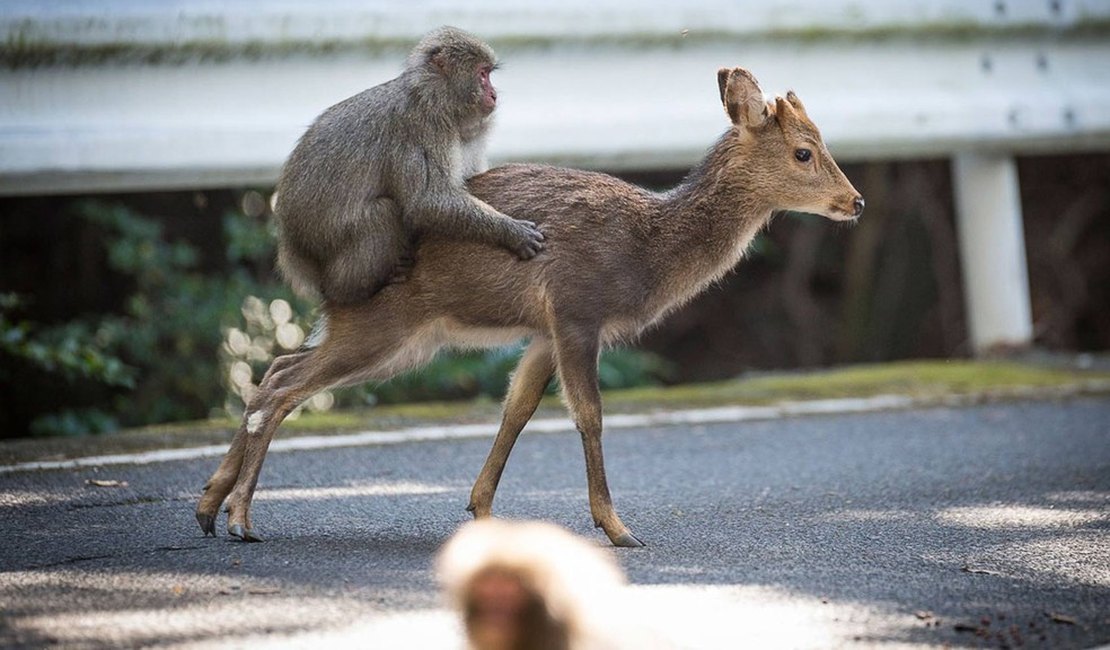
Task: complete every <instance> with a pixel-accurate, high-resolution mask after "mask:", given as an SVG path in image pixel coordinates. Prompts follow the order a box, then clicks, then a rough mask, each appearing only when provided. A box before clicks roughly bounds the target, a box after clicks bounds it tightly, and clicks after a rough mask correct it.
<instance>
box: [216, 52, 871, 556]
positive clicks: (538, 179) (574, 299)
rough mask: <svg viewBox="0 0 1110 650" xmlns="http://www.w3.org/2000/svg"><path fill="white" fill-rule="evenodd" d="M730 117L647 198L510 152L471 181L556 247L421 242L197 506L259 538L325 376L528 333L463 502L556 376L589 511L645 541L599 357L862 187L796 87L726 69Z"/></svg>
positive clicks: (388, 366) (315, 343)
mask: <svg viewBox="0 0 1110 650" xmlns="http://www.w3.org/2000/svg"><path fill="white" fill-rule="evenodd" d="M717 85H718V90H719V92H720V100H721V103H722V105H723V107H724V110H725V113H726V114H727V116H728V119H729V121H730V124H729V126H728V129H727V130H726V131H725V132H724V134H723V135H721V136H720V137H719V139H718V140H717V141H716V142H715V143H714V144H713V145H712V146H711V147H710V148H709V150H708V151H707V153H706V154H705V156H704V158H703V159H702V160H701V162H700V163H698V164H697V165H696V166H695V167H693V169H692V170H691V171H690V173H689V174H688V175H687V177H686V178H685V179H684V180H683V181H682V182H681V183H680V184H679V185H678V186H676V187H674V188H673V189H671V190H669V191H666V192H652V191H648V190H646V189H643V188H641V187H638V186H635V185H632V184H630V183H627V182H624V181H622V180H619V179H617V178H615V177H613V176H609V175H606V174H603V173H599V172H593V171H583V170H576V169H567V168H560V167H554V166H547V165H538V164H526V163H514V164H508V165H504V166H500V167H496V168H494V169H490V170H488V171H486V172H484V173H482V174H479V175H477V176H475V177H473V178H471V179H470V180H469V181H468V189H469V191H470V193H471V194H472V195H473V196H474V197H476V198H477V199H479V200H481V201H484V202H486V203H488V204H489V205H491V206H493V207H495V208H496V209H497V210H500V211H502V212H504V213H505V214H518V215H525V214H527V215H530V217H529V218H530V219H531V220H533V221H534V222H536V223H537V224H540V227H541V229H542V231H543V233H544V235H545V238H546V242H547V248H546V250H545V251H544V252H543V253H541V254H540V255H539V256H537V257H536V258H534V259H532V260H530V261H528V262H520V261H519V260H518V259H517V258H516V257H515V256H514V255H512V254H511V253H510V252H508V251H505V250H499V249H497V248H495V247H493V246H491V245H488V244H481V243H475V242H466V241H461V240H448V239H437V238H436V237H434V235H429V236H427V237H423V238H421V241H420V242H419V243H418V245H417V249H416V255H415V258H416V264H415V265H414V266H413V267H412V269H411V272H410V276H409V278H408V279H407V280H406V281H405V282H402V283H398V284H391V285H388V286H386V287H385V288H384V289H382V290H381V291H380V292H378V293H377V294H375V295H374V296H372V297H370V298H369V299H368V300H366V301H364V302H359V303H355V304H342V305H340V304H329V303H327V302H325V303H324V304H323V305H322V316H321V319H320V321H319V322H318V327H317V328H316V329H314V333H313V335H310V336H309V339H308V340H307V341H306V343H305V345H304V346H302V348H301V349H299V350H298V351H296V352H292V353H289V354H285V355H282V356H279V357H277V358H275V359H274V361H273V362H272V363H271V365H270V367H269V369H268V370H267V371H266V373H265V375H264V376H263V378H262V380H261V382H260V384H259V387H258V390H257V391H256V393H255V395H254V397H253V398H252V399H251V400H250V402H249V404H248V405H247V407H246V409H245V411H244V413H243V418H242V423H241V425H240V427H239V429H238V430H237V432H236V433H235V434H234V437H233V438H232V440H231V443H230V446H229V449H228V451H227V453H226V454H225V455H224V457H223V459H222V460H221V462H220V464H219V466H218V468H217V469H216V471H215V473H214V474H213V475H212V477H211V478H210V479H209V481H208V482H207V484H206V485H205V487H204V491H203V493H202V495H201V497H200V500H199V502H198V503H197V507H196V518H197V522H198V523H199V525H200V528H201V530H202V531H203V532H204V534H205V535H206V536H207V535H213V536H215V534H216V533H215V526H216V519H217V516H218V514H219V509H220V506H221V504H223V503H224V502H225V501H226V504H227V507H226V510H227V515H228V519H227V532H228V533H229V534H230V535H231V536H233V537H236V538H239V539H240V540H243V541H248V542H253V541H262V537H261V536H260V535H259V534H258V533H257V532H255V530H254V529H253V528H252V523H251V517H250V507H251V501H252V499H253V496H254V492H255V489H256V486H257V483H258V478H259V473H260V472H261V469H262V464H263V461H264V460H265V458H266V452H267V450H268V448H269V445H270V442H271V440H272V439H273V437H274V434H275V432H276V431H277V429H278V426H279V425H280V424H281V422H282V421H283V420H284V419H285V417H286V416H287V415H289V413H290V412H292V411H293V410H294V409H295V408H296V407H297V406H298V405H299V404H301V403H302V402H303V401H304V400H306V399H307V398H309V397H311V396H312V395H314V394H316V393H317V392H319V391H322V390H326V389H328V388H333V387H338V386H346V385H352V384H357V383H363V382H385V381H387V380H389V379H390V378H391V377H393V376H395V375H397V374H399V373H401V372H403V371H407V370H410V369H413V368H417V367H419V366H421V365H423V364H425V363H427V362H428V361H429V360H430V359H431V358H432V357H433V356H434V355H435V354H436V352H437V351H439V350H440V349H443V348H489V347H498V346H505V345H509V344H513V343H518V342H520V341H522V340H525V339H527V340H528V342H527V345H526V347H525V348H524V352H523V353H522V356H521V359H520V361H519V363H518V365H517V367H516V369H515V370H514V371H513V373H512V374H511V376H510V380H509V386H508V389H507V394H506V397H505V399H504V404H503V412H502V418H501V424H500V427H499V428H498V431H497V434H496V437H495V438H494V441H493V445H492V448H491V449H490V452H489V455H488V457H487V458H486V461H485V463H484V465H483V467H482V469H481V471H480V472H479V474H478V477H477V479H476V480H475V482H474V485H473V488H472V490H471V492H470V501H469V504H468V505H467V510H468V511H470V513H472V515H473V516H474V517H475V518H476V519H482V518H486V517H490V516H491V515H492V507H493V499H494V493H495V492H496V490H497V485H498V482H499V481H500V479H501V475H502V472H503V470H504V468H505V465H506V462H507V461H508V458H509V454H510V452H511V451H512V449H513V445H514V444H515V443H516V441H517V438H518V436H519V434H520V432H521V431H522V430H523V429H524V427H525V425H526V424H527V422H528V421H529V419H530V418H531V417H532V415H533V414H534V412H535V410H536V408H537V407H538V405H539V403H540V400H541V399H542V397H543V395H544V393H545V391H546V389H547V385H548V383H549V382H550V380H551V379H552V377H556V376H557V378H558V381H559V385H560V387H561V394H562V398H563V401H564V402H565V405H566V407H567V410H568V412H569V415H570V418H571V420H572V421H573V423H574V426H575V428H576V429H577V431H578V432H579V434H580V437H581V441H582V446H583V451H584V453H585V461H586V482H587V487H588V494H589V507H590V513H591V515H592V518H593V522H594V525H595V527H598V528H601V529H602V530H603V531H604V533H605V535H606V536H607V537H608V538H609V541H610V542H611V543H612V544H613V545H615V546H618V547H637V546H642V545H643V542H641V540H640V539H639V538H638V537H636V535H634V534H633V533H632V531H631V530H630V529H629V528H628V527H627V526H626V525H625V524H624V522H623V521H622V520H621V518H620V516H619V515H618V514H617V511H616V509H615V507H614V505H613V500H612V498H611V495H610V491H609V485H608V481H607V479H606V475H605V462H604V459H603V454H602V402H601V392H600V388H599V381H598V372H597V369H598V357H599V354H600V352H601V350H602V349H604V348H605V347H607V346H611V345H616V344H619V343H624V342H627V341H629V340H631V339H633V338H634V337H635V336H637V335H638V334H639V333H641V332H642V331H644V329H645V328H647V327H649V326H651V325H652V324H654V323H657V322H658V321H659V320H660V319H662V318H663V317H664V316H666V315H667V314H668V313H670V312H672V311H673V310H675V309H676V308H677V307H679V306H681V305H683V304H684V303H686V302H688V301H689V300H690V299H691V298H693V297H694V296H695V295H697V294H698V293H700V292H701V291H702V290H704V289H705V288H706V287H707V286H709V285H710V284H711V283H713V282H715V281H717V280H718V279H720V278H721V277H722V276H723V275H724V274H725V273H727V272H728V271H729V270H730V269H732V268H733V267H734V266H736V265H737V263H738V262H739V261H740V260H741V258H742V257H743V256H744V254H745V252H746V250H747V249H748V247H749V244H750V243H751V242H752V240H753V238H754V237H755V236H756V234H758V232H759V231H760V230H761V229H763V228H764V227H765V226H766V225H767V224H768V223H769V222H770V220H771V217H772V215H773V214H775V213H778V212H782V211H797V212H807V213H812V214H816V215H821V216H824V217H826V218H828V219H830V220H832V221H841V222H850V221H854V220H856V219H858V218H859V217H860V215H861V214H862V212H863V208H864V199H863V197H862V196H861V195H860V193H859V192H858V191H856V189H855V187H853V186H852V184H851V183H850V182H849V181H848V179H847V177H846V176H845V175H844V173H843V172H842V171H841V170H840V168H839V166H838V165H837V164H836V162H835V161H834V160H833V158H832V156H831V155H830V154H829V151H828V149H827V148H826V146H825V144H824V141H823V140H822V137H821V134H820V132H819V131H818V129H817V126H816V125H815V124H814V123H813V122H812V121H811V120H810V118H809V116H808V115H807V114H806V110H805V107H804V106H803V105H802V102H801V100H800V99H799V98H798V97H797V95H796V94H795V93H794V92H793V91H790V92H788V93H787V94H786V96H785V97H782V96H775V97H774V98H773V99H767V98H766V97H765V95H764V93H763V91H762V90H761V89H760V87H759V84H758V82H757V81H756V78H755V77H754V76H753V75H752V73H750V72H749V71H747V70H745V69H743V68H721V69H720V70H719V71H718V72H717Z"/></svg>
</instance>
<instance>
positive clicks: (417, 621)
mask: <svg viewBox="0 0 1110 650" xmlns="http://www.w3.org/2000/svg"><path fill="white" fill-rule="evenodd" d="M252 645H253V646H265V647H267V648H329V649H331V650H342V649H343V648H359V649H365V648H375V649H376V650H378V649H380V650H392V649H397V650H401V649H404V650H409V649H413V648H443V649H444V650H451V649H452V648H460V649H461V648H463V647H464V644H463V631H462V626H461V624H460V623H459V621H458V620H457V618H456V617H455V615H454V614H452V613H451V612H449V611H448V610H446V609H434V610H417V611H412V612H394V613H374V614H368V615H366V616H363V617H360V620H359V621H358V622H357V623H350V624H347V625H342V626H329V627H327V628H324V629H320V630H315V631H311V632H303V631H302V632H299V633H297V632H291V633H283V632H274V633H264V634H253V635H248V636H245V637H242V636H240V637H236V638H235V641H234V643H232V642H230V641H228V640H217V639H211V640H208V641H206V642H200V643H196V642H190V643H187V644H181V645H180V646H175V645H170V646H167V647H170V648H174V647H188V648H190V649H196V648H226V647H249V646H252Z"/></svg>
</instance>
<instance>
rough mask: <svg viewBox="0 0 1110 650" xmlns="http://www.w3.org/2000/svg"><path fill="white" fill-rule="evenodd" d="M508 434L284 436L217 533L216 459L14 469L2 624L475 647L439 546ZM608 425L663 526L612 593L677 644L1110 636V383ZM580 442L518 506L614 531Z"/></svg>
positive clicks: (570, 437) (550, 457)
mask: <svg viewBox="0 0 1110 650" xmlns="http://www.w3.org/2000/svg"><path fill="white" fill-rule="evenodd" d="M490 442H491V441H490V440H488V439H469V440H450V441H438V442H409V443H403V444H392V445H376V446H364V447H355V448H345V449H326V450H318V451H297V452H285V453H274V454H271V456H270V457H269V459H268V460H267V464H266V467H265V468H264V470H263V473H262V479H261V484H260V490H259V493H258V496H257V500H256V503H255V507H254V510H253V515H254V522H255V528H256V529H257V530H258V531H259V532H260V533H261V534H263V535H264V536H266V537H267V538H268V541H267V542H266V543H264V544H245V543H240V542H234V541H231V540H230V539H228V538H226V537H224V536H222V535H221V536H220V537H218V538H216V539H213V538H204V537H202V536H201V534H200V531H199V529H198V528H197V526H196V524H195V522H194V520H193V506H194V503H195V497H196V494H197V491H198V488H199V487H200V486H201V485H202V484H203V483H204V481H205V479H206V478H207V477H208V475H209V474H210V473H211V471H212V470H213V469H214V467H215V464H216V460H215V459H211V458H206V459H199V460H191V461H173V462H161V463H154V464H147V465H114V466H106V467H102V468H99V469H96V468H86V469H80V470H54V471H33V472H31V471H20V472H8V473H0V514H2V521H3V524H2V530H3V537H2V539H3V542H2V543H0V612H2V613H0V646H3V647H21V646H22V647H41V646H46V645H53V644H61V645H64V646H75V647H89V648H95V647H123V646H138V645H160V646H163V647H189V648H199V647H261V646H265V647H319V646H320V645H322V644H325V643H326V644H330V645H332V646H334V647H347V646H349V647H366V648H424V647H448V648H457V647H460V642H459V636H458V628H457V625H456V623H455V621H454V619H453V618H452V616H451V615H450V614H449V613H448V612H447V611H446V610H445V609H444V608H443V606H442V604H441V601H440V598H439V595H438V593H437V589H436V584H435V579H434V575H433V573H432V570H431V562H432V558H433V557H434V554H435V552H436V550H437V549H438V548H439V547H440V545H441V544H443V542H444V541H445V540H446V539H447V537H448V536H449V535H450V534H451V532H452V531H453V530H455V529H456V528H457V527H458V526H459V525H460V524H461V523H463V522H464V521H466V520H467V518H468V515H467V514H466V512H464V507H465V505H466V502H467V497H468V493H469V488H470V483H471V481H472V480H473V478H474V477H475V476H476V474H477V472H478V469H479V468H480V467H481V464H482V461H483V460H484V457H485V454H486V452H487V450H488V447H489V444H490ZM605 444H606V457H607V461H608V469H609V480H610V485H611V487H612V489H613V493H614V499H615V502H616V505H617V509H618V511H619V512H620V513H621V514H622V516H623V518H624V520H625V522H626V523H627V524H628V525H629V527H630V528H631V529H632V530H633V531H634V532H635V533H636V534H637V535H638V536H639V537H640V538H641V539H642V540H644V541H645V542H646V543H647V544H648V546H647V547H646V548H643V549H620V550H617V551H615V552H616V554H617V557H618V559H619V561H620V564H621V565H622V566H623V567H624V568H625V570H626V571H627V573H628V575H629V578H630V581H631V583H632V587H631V588H630V589H629V592H628V598H627V600H626V602H623V603H614V610H615V611H616V610H618V609H620V610H623V612H622V613H621V614H620V615H622V616H624V619H622V620H625V621H631V622H633V624H634V625H637V626H640V628H642V629H643V630H648V631H649V632H650V634H651V635H652V637H651V638H654V639H657V640H664V641H666V642H667V643H669V644H670V645H671V646H673V647H689V648H732V647H759V648H777V647H781V648H831V647H876V646H878V647H921V646H943V645H950V646H956V647H958V646H971V647H1051V648H1088V647H1095V646H1098V645H1100V644H1105V643H1108V642H1110V399H1108V398H1077V399H1073V400H1063V401H1042V402H1036V401H1034V402H1023V403H999V404H989V405H983V406H976V407H966V408H928V409H917V410H904V411H888V412H878V413H867V414H855V415H836V416H820V417H800V418H784V419H777V420H771V421H763V422H742V423H723V424H711V425H704V426H693V427H690V426H664V427H658V428H643V429H625V430H613V431H611V432H609V433H607V434H606V438H605ZM583 467H584V463H583V460H582V452H581V448H580V444H579V441H578V437H577V436H576V435H574V434H568V433H550V434H548V433H544V434H531V435H529V434H528V433H527V431H526V432H525V434H524V436H523V437H522V438H521V440H520V442H519V443H518V445H517V449H516V451H515V453H514V455H513V457H512V458H511V459H510V462H509V467H508V469H507V471H506V474H505V477H504V479H503V481H502V483H501V487H500V490H499V493H498V498H497V501H496V503H495V510H496V511H497V512H498V513H499V514H501V515H502V516H507V517H512V518H538V519H544V520H547V521H551V522H555V523H558V524H561V525H564V526H567V527H569V528H570V529H571V530H573V531H575V532H577V533H580V534H583V535H586V536H588V537H590V538H592V539H595V540H597V541H598V542H599V543H600V542H601V541H603V540H604V536H603V535H602V534H601V533H600V532H599V531H595V530H594V529H593V528H592V527H591V526H590V522H589V511H588V506H587V502H586V490H585V472H584V469H583ZM90 480H97V481H102V482H105V481H106V482H108V483H107V485H109V486H108V487H98V486H96V485H93V484H90V483H88V481H90ZM116 481H118V482H124V483H126V485H119V484H114V483H112V482H116ZM112 485H115V486H114V487H111V486H112ZM223 525H224V522H223V521H221V522H220V529H221V530H222V527H223ZM615 615H616V614H615Z"/></svg>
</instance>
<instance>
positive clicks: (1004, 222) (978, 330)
mask: <svg viewBox="0 0 1110 650" xmlns="http://www.w3.org/2000/svg"><path fill="white" fill-rule="evenodd" d="M952 175H953V188H954V192H955V198H956V214H957V217H956V220H957V227H958V230H959V237H960V262H961V265H962V266H963V278H964V295H965V300H966V304H967V314H968V325H969V329H970V331H971V344H972V350H973V351H974V353H975V354H976V355H981V354H984V353H987V352H989V351H991V350H992V349H997V348H999V347H1003V346H1005V347H1024V346H1028V345H1029V344H1030V343H1031V342H1032V340H1033V318H1032V314H1031V312H1030V308H1029V277H1028V269H1027V267H1026V262H1025V236H1024V234H1023V232H1022V219H1021V197H1020V196H1019V194H1018V174H1017V165H1016V164H1015V163H1014V159H1013V157H1011V156H1008V155H980V154H973V153H961V154H958V155H956V157H955V158H954V160H953V164H952Z"/></svg>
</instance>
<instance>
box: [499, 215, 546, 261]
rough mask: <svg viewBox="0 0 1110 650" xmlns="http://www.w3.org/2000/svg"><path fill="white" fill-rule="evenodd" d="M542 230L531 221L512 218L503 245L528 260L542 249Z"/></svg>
mask: <svg viewBox="0 0 1110 650" xmlns="http://www.w3.org/2000/svg"><path fill="white" fill-rule="evenodd" d="M544 246H545V244H544V237H543V231H541V230H540V229H539V226H537V225H536V224H534V223H532V222H531V221H524V220H523V219H513V223H512V225H511V228H510V229H509V237H508V240H507V241H506V242H505V247H506V248H508V249H509V250H511V251H513V252H514V253H516V255H517V257H519V258H520V259H522V260H530V259H532V258H533V257H535V256H536V255H538V254H539V252H540V251H542V250H543V249H544Z"/></svg>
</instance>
